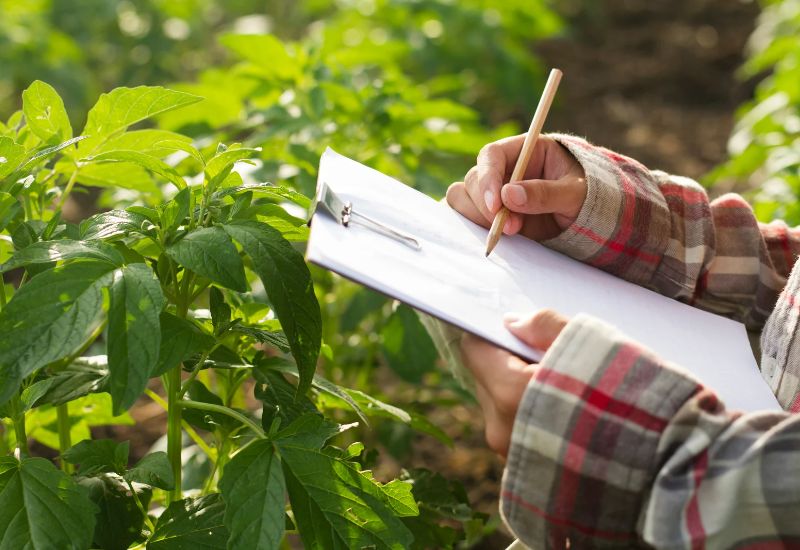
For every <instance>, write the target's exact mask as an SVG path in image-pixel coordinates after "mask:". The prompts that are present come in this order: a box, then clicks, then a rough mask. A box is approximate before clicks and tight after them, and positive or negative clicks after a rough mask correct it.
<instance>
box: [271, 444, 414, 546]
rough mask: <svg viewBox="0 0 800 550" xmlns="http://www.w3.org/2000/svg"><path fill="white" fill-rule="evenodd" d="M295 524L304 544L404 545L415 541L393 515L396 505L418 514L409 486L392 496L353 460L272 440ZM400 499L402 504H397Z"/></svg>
mask: <svg viewBox="0 0 800 550" xmlns="http://www.w3.org/2000/svg"><path fill="white" fill-rule="evenodd" d="M276 444H277V445H278V447H279V449H280V453H281V457H282V459H283V460H282V461H281V462H282V464H283V469H284V475H285V477H286V486H287V489H288V491H289V499H290V500H291V503H292V511H293V512H294V518H295V522H296V523H297V526H298V529H299V532H300V536H301V538H302V540H303V544H304V545H305V547H306V548H320V549H322V548H324V549H348V548H363V547H370V548H376V549H401V548H408V547H409V546H410V545H411V543H412V541H413V540H414V537H413V535H412V534H411V532H410V531H409V530H408V529H407V528H406V527H405V525H404V524H403V523H402V521H400V519H399V518H398V517H397V515H402V514H398V513H397V511H398V509H405V512H406V515H416V513H417V508H416V503H415V502H414V500H413V497H411V486H410V484H406V485H407V488H406V489H403V490H404V491H406V492H405V493H404V492H402V491H401V488H400V487H399V486H398V487H392V490H391V494H390V495H389V494H387V493H386V492H385V491H384V490H383V488H382V487H381V486H380V485H379V484H377V483H376V482H375V481H374V480H372V479H371V478H370V477H368V476H366V475H364V474H363V473H362V472H359V471H358V470H357V469H356V468H355V466H354V465H353V464H352V463H349V462H347V461H344V460H339V459H337V458H334V457H332V456H330V455H328V454H326V453H324V452H323V451H319V450H314V449H309V448H307V447H304V446H298V445H295V444H294V441H293V440H292V439H283V440H279V441H277V442H276ZM391 501H400V502H401V503H402V504H403V506H400V505H399V504H398V503H397V502H392V503H391V505H390V502H391Z"/></svg>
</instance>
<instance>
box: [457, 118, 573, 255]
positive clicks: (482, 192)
mask: <svg viewBox="0 0 800 550" xmlns="http://www.w3.org/2000/svg"><path fill="white" fill-rule="evenodd" d="M524 140H525V135H524V134H523V135H519V136H513V137H509V138H505V139H501V140H499V141H495V142H494V143H489V144H487V145H485V146H484V147H483V149H481V151H480V153H479V154H478V162H477V164H476V165H475V166H473V167H472V168H471V169H470V170H469V172H467V175H466V176H464V181H463V182H456V183H454V184H452V185H451V186H450V187H449V188H448V189H447V203H448V204H449V205H450V206H451V207H452V208H453V209H455V210H456V211H458V212H460V213H461V214H463V215H464V216H466V217H467V218H469V219H470V220H472V221H473V222H475V223H477V224H479V225H482V226H484V227H490V226H491V225H492V220H494V216H495V214H496V213H497V211H498V210H500V207H501V206H505V207H506V208H508V209H509V211H510V215H509V217H508V220H507V221H506V225H505V227H504V228H503V232H504V233H506V234H507V235H513V234H515V233H520V234H522V235H525V236H526V237H528V238H530V239H534V240H546V239H551V238H553V237H556V236H558V234H559V233H561V232H562V231H563V230H564V229H566V228H567V227H569V226H570V225H571V224H572V223H573V222H574V221H575V219H576V218H577V217H578V213H579V212H580V210H581V207H582V206H583V201H584V200H585V199H586V189H587V188H586V176H585V174H584V171H583V168H582V167H581V165H580V164H578V161H577V160H575V157H573V156H572V154H570V152H569V151H567V149H566V148H565V147H563V146H562V145H561V144H559V143H558V142H556V141H555V140H553V139H551V138H549V137H547V136H540V137H539V139H537V140H536V143H535V144H534V148H533V154H532V155H531V158H530V162H529V163H528V168H527V170H526V171H525V175H524V176H523V178H524V179H523V181H519V182H514V183H513V184H507V185H503V184H504V183H506V182H507V181H508V178H510V177H511V172H513V171H514V164H515V163H516V161H517V157H518V156H519V153H520V150H521V149H522V142H523V141H524Z"/></svg>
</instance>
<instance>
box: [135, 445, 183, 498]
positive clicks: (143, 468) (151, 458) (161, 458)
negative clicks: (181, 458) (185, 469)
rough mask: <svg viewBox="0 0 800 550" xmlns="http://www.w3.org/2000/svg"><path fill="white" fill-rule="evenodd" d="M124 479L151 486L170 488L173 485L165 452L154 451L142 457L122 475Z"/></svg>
mask: <svg viewBox="0 0 800 550" xmlns="http://www.w3.org/2000/svg"><path fill="white" fill-rule="evenodd" d="M122 477H123V478H124V479H125V481H130V482H136V483H144V484H145V485H150V486H151V487H158V488H159V489H165V490H170V489H173V488H174V487H175V476H174V475H173V474H172V465H171V464H170V463H169V458H167V453H165V452H163V451H156V452H154V453H150V454H149V455H146V456H145V457H144V458H142V459H141V460H140V461H139V462H137V463H136V465H135V466H134V467H133V468H131V469H130V470H128V471H127V472H125V474H124V475H123V476H122Z"/></svg>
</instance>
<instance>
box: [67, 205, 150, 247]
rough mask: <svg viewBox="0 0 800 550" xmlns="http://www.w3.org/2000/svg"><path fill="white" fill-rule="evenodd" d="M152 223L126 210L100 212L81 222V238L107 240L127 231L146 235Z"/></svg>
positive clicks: (127, 232)
mask: <svg viewBox="0 0 800 550" xmlns="http://www.w3.org/2000/svg"><path fill="white" fill-rule="evenodd" d="M152 227H153V224H152V222H151V221H150V220H148V219H147V218H146V217H144V216H142V215H141V214H136V213H134V212H128V211H127V210H110V211H108V212H101V213H99V214H95V215H94V216H91V217H90V218H87V219H85V220H83V221H82V222H81V225H80V234H81V239H85V240H108V239H113V238H115V237H119V236H121V235H127V234H129V233H138V234H142V235H147V234H149V233H151V232H152Z"/></svg>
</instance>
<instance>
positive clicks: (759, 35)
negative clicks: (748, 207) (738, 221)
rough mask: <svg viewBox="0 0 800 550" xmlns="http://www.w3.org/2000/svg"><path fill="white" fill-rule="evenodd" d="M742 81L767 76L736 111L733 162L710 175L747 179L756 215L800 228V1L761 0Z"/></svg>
mask: <svg viewBox="0 0 800 550" xmlns="http://www.w3.org/2000/svg"><path fill="white" fill-rule="evenodd" d="M761 3H762V4H763V8H764V9H763V11H762V13H761V15H760V16H759V19H758V23H757V26H756V29H755V31H754V32H753V35H752V36H751V38H750V44H749V49H750V55H749V58H748V59H747V62H746V63H745V65H744V66H743V67H742V69H741V75H742V76H743V77H748V78H754V77H756V76H758V75H760V74H762V73H769V74H768V75H767V76H766V77H765V78H764V79H763V80H762V81H761V82H760V84H759V85H758V87H757V89H756V94H755V98H754V99H753V100H752V101H749V102H748V103H746V104H745V105H743V106H742V107H741V108H740V109H739V111H738V113H737V119H738V120H737V123H736V126H735V128H734V130H733V133H732V135H731V138H730V141H729V142H728V152H729V155H730V159H729V160H728V161H727V162H726V163H724V164H723V165H721V166H720V167H718V168H717V169H715V170H714V171H713V172H712V173H711V174H710V175H709V177H708V181H709V182H710V183H716V182H719V181H722V180H730V179H732V180H736V181H743V180H744V181H747V183H748V187H750V188H754V187H757V186H758V187H760V189H759V190H758V191H756V192H751V193H750V194H751V195H752V197H751V198H752V202H753V205H754V207H755V211H756V214H757V215H758V217H759V218H760V219H762V220H764V221H769V220H771V219H773V218H782V219H784V220H786V221H787V222H788V223H790V224H792V225H796V224H800V202H798V198H800V137H798V136H800V78H798V77H799V76H800V1H798V0H763V1H762V2H761Z"/></svg>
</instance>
